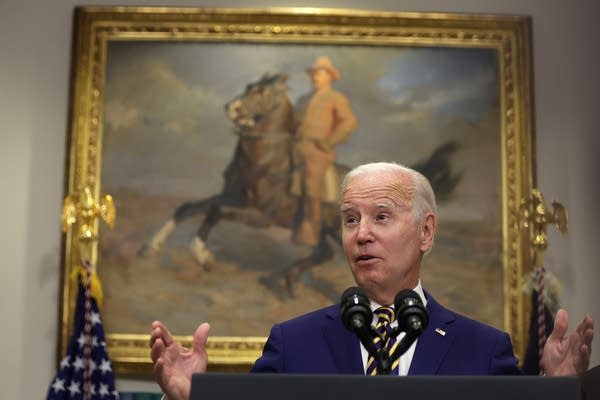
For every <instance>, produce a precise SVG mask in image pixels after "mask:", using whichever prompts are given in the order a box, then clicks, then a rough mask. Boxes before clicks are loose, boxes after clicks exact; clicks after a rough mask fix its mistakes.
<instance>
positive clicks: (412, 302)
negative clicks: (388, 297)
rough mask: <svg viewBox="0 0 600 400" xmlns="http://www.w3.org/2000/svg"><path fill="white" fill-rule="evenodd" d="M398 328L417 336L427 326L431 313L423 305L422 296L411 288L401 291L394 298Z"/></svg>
mask: <svg viewBox="0 0 600 400" xmlns="http://www.w3.org/2000/svg"><path fill="white" fill-rule="evenodd" d="M394 307H395V309H396V318H397V319H398V329H399V330H400V331H402V332H406V333H407V334H408V333H409V332H410V333H414V334H416V335H417V336H418V335H419V334H420V333H421V332H422V331H423V330H424V329H425V328H426V327H427V324H428V323H429V315H428V314H427V310H426V309H425V307H424V306H423V302H422V301H421V297H420V296H419V295H418V294H417V293H416V292H415V291H414V290H410V289H404V290H402V291H400V292H399V293H398V294H397V295H396V298H395V299H394Z"/></svg>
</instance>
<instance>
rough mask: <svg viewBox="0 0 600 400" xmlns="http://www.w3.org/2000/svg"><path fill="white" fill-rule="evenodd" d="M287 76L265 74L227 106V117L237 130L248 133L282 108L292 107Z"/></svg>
mask: <svg viewBox="0 0 600 400" xmlns="http://www.w3.org/2000/svg"><path fill="white" fill-rule="evenodd" d="M287 79H288V78H287V75H285V74H269V73H267V74H265V75H263V76H262V77H261V78H260V79H259V80H258V81H256V82H252V83H250V84H248V85H247V86H246V90H245V91H244V93H242V94H241V95H239V96H237V97H236V98H234V99H233V100H231V101H230V102H229V103H227V104H226V105H225V112H226V114H227V116H228V117H229V118H230V119H231V120H232V121H233V122H234V123H235V125H236V128H238V129H240V130H243V131H248V130H252V129H253V128H254V127H255V126H256V125H257V124H258V123H260V122H261V121H263V120H264V119H266V118H269V117H270V116H271V115H274V113H275V111H276V110H279V109H282V107H287V108H290V107H291V103H290V101H289V98H288V96H287V92H288V89H289V88H288V85H287Z"/></svg>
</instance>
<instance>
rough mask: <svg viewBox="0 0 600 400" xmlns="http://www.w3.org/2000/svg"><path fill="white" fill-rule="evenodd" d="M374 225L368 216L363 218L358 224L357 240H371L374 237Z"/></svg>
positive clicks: (363, 241)
mask: <svg viewBox="0 0 600 400" xmlns="http://www.w3.org/2000/svg"><path fill="white" fill-rule="evenodd" d="M372 228H373V225H372V223H371V221H369V220H368V219H366V218H363V219H362V220H361V221H360V222H359V224H358V233H357V235H356V240H357V241H358V242H359V243H365V242H369V241H371V240H372V239H373V229H372Z"/></svg>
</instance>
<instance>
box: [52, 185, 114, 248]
mask: <svg viewBox="0 0 600 400" xmlns="http://www.w3.org/2000/svg"><path fill="white" fill-rule="evenodd" d="M116 216H117V210H116V208H115V204H114V201H113V198H112V196H111V195H108V194H107V195H106V196H104V197H101V198H100V202H99V203H96V201H95V200H94V197H93V195H92V191H91V189H90V188H89V187H87V186H86V187H85V188H83V190H82V191H81V192H75V193H71V194H69V195H68V196H67V197H65V200H64V203H63V209H62V215H61V221H62V230H63V232H66V231H67V229H69V228H70V227H71V226H72V225H73V224H75V223H79V234H78V239H79V247H80V252H81V254H80V255H81V256H82V258H88V257H85V256H84V255H87V253H89V252H90V246H89V245H90V244H91V243H92V242H94V241H96V240H97V239H98V238H97V237H96V234H95V233H94V223H95V222H96V218H98V217H101V218H102V219H103V220H104V222H106V224H107V225H108V226H109V227H111V228H112V227H113V226H114V224H115V219H116Z"/></svg>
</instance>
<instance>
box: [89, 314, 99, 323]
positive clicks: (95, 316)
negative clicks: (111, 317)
mask: <svg viewBox="0 0 600 400" xmlns="http://www.w3.org/2000/svg"><path fill="white" fill-rule="evenodd" d="M90 322H91V323H92V325H96V324H99V323H100V313H97V312H95V311H92V312H91V315H90Z"/></svg>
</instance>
